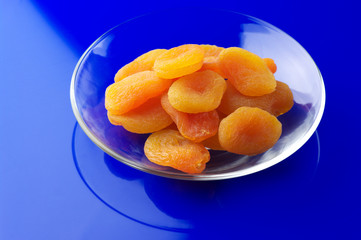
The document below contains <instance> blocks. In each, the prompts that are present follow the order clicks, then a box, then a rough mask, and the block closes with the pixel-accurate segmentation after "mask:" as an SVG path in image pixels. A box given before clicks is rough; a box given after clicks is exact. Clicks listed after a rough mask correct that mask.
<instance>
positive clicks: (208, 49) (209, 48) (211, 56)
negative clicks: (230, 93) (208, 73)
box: [200, 44, 224, 78]
mask: <svg viewBox="0 0 361 240" xmlns="http://www.w3.org/2000/svg"><path fill="white" fill-rule="evenodd" d="M200 46H201V47H202V48H203V50H204V60H203V65H202V68H201V69H200V71H204V70H212V71H214V72H216V73H218V74H219V75H221V76H222V77H223V78H224V74H223V73H222V72H221V70H220V68H219V64H218V56H219V54H220V53H221V51H222V50H223V49H224V48H223V47H218V46H216V45H207V44H204V45H200Z"/></svg>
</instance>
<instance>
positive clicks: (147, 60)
mask: <svg viewBox="0 0 361 240" xmlns="http://www.w3.org/2000/svg"><path fill="white" fill-rule="evenodd" d="M165 51H167V50H166V49H154V50H152V51H149V52H147V53H144V54H143V55H141V56H139V57H137V58H136V59H134V60H133V61H132V62H130V63H128V64H127V65H124V66H123V67H122V68H121V69H119V71H118V72H117V74H115V77H114V81H115V82H119V81H120V80H122V79H123V78H126V77H128V76H130V75H132V74H134V73H137V72H143V71H147V70H152V68H153V65H154V61H155V59H156V58H157V57H158V56H159V55H160V54H162V53H164V52H165Z"/></svg>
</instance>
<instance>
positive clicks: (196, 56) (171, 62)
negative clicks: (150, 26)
mask: <svg viewBox="0 0 361 240" xmlns="http://www.w3.org/2000/svg"><path fill="white" fill-rule="evenodd" d="M203 58H204V51H203V48H202V47H201V46H199V45H196V44H186V45H181V46H178V47H174V48H171V49H169V50H167V51H166V52H164V53H162V54H161V55H159V56H158V58H157V59H156V60H155V62H154V66H153V69H154V71H155V72H156V73H157V76H158V77H161V78H166V79H171V78H178V77H182V76H184V75H187V74H190V73H193V72H196V71H197V70H199V69H200V68H201V67H202V64H203Z"/></svg>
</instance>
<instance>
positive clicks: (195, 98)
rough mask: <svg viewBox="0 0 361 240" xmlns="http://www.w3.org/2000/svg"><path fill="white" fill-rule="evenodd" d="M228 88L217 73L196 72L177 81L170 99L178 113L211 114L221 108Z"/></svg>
mask: <svg viewBox="0 0 361 240" xmlns="http://www.w3.org/2000/svg"><path fill="white" fill-rule="evenodd" d="M226 87H227V84H226V81H225V80H224V79H223V78H222V76H220V75H219V74H217V73H216V72H213V71H211V70H206V71H203V72H195V73H192V74H189V75H186V76H184V77H181V78H179V79H177V80H176V81H175V82H174V83H173V84H172V85H171V86H170V88H169V90H168V99H169V102H170V104H171V105H172V106H173V107H174V108H175V109H177V110H178V111H182V112H186V113H200V112H209V111H212V110H214V109H216V108H217V107H218V106H219V104H220V103H221V100H222V96H223V94H224V92H225V91H226Z"/></svg>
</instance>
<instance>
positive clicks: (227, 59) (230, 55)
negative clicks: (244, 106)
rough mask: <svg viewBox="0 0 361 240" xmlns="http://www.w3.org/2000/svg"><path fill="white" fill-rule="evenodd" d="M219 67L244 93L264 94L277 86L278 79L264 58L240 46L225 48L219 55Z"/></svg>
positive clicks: (252, 94) (251, 94) (248, 94)
mask: <svg viewBox="0 0 361 240" xmlns="http://www.w3.org/2000/svg"><path fill="white" fill-rule="evenodd" d="M218 61H219V68H220V69H221V71H222V73H224V75H225V77H226V78H227V79H228V81H229V82H230V83H231V84H233V86H234V87H235V88H236V89H237V90H238V91H239V92H240V93H242V94H243V95H246V96H262V95H264V94H268V93H271V92H273V91H274V90H275V88H276V80H275V78H274V76H273V74H272V72H271V71H270V70H269V69H268V67H267V65H266V63H265V62H264V61H263V59H262V58H261V57H259V56H257V55H256V54H254V53H251V52H249V51H247V50H245V49H242V48H238V47H230V48H226V49H224V50H223V51H222V52H221V53H220V54H219V57H218Z"/></svg>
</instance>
